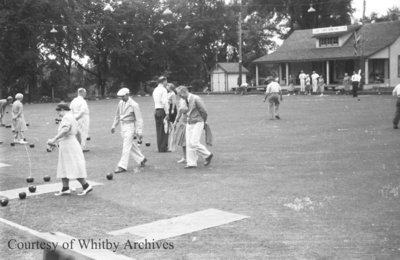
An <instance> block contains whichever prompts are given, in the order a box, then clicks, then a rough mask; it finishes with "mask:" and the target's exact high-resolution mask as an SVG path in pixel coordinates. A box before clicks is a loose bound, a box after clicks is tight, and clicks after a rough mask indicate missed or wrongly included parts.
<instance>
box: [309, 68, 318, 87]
mask: <svg viewBox="0 0 400 260" xmlns="http://www.w3.org/2000/svg"><path fill="white" fill-rule="evenodd" d="M318 78H319V75H318V74H317V73H316V72H315V70H314V71H313V72H312V74H311V79H312V91H313V92H314V93H316V92H317V91H318Z"/></svg>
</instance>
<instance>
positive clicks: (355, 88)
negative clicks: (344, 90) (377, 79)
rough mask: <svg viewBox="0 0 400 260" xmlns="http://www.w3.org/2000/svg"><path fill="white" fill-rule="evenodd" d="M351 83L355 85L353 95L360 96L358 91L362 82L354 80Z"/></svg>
mask: <svg viewBox="0 0 400 260" xmlns="http://www.w3.org/2000/svg"><path fill="white" fill-rule="evenodd" d="M351 84H352V86H353V97H357V96H358V93H357V91H358V85H359V84H360V82H357V81H353V82H352V83H351Z"/></svg>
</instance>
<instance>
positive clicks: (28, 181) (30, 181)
mask: <svg viewBox="0 0 400 260" xmlns="http://www.w3.org/2000/svg"><path fill="white" fill-rule="evenodd" d="M33 181H34V179H33V177H28V178H26V182H27V183H32V182H33Z"/></svg>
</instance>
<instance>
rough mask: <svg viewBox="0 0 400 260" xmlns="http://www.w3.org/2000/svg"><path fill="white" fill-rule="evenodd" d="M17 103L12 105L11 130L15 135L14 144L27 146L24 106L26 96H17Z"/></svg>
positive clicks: (19, 94)
mask: <svg viewBox="0 0 400 260" xmlns="http://www.w3.org/2000/svg"><path fill="white" fill-rule="evenodd" d="M15 99H16V100H15V101H14V103H13V105H12V109H11V113H12V124H11V127H12V128H11V130H12V132H13V133H14V143H16V144H27V142H25V140H24V134H23V133H24V131H26V129H27V128H26V122H25V117H24V105H23V104H22V99H24V95H22V94H21V93H18V94H17V95H15Z"/></svg>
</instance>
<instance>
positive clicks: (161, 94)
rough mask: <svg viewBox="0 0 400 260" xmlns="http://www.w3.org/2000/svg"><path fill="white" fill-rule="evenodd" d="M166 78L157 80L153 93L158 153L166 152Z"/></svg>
mask: <svg viewBox="0 0 400 260" xmlns="http://www.w3.org/2000/svg"><path fill="white" fill-rule="evenodd" d="M166 87H167V78H166V77H164V76H162V77H160V78H159V79H158V86H157V87H156V88H155V89H154V91H153V100H154V108H155V113H154V118H155V121H156V133H157V148H158V152H160V153H165V152H168V133H165V131H164V120H166V121H167V122H168V121H169V106H168V91H167V89H166Z"/></svg>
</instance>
